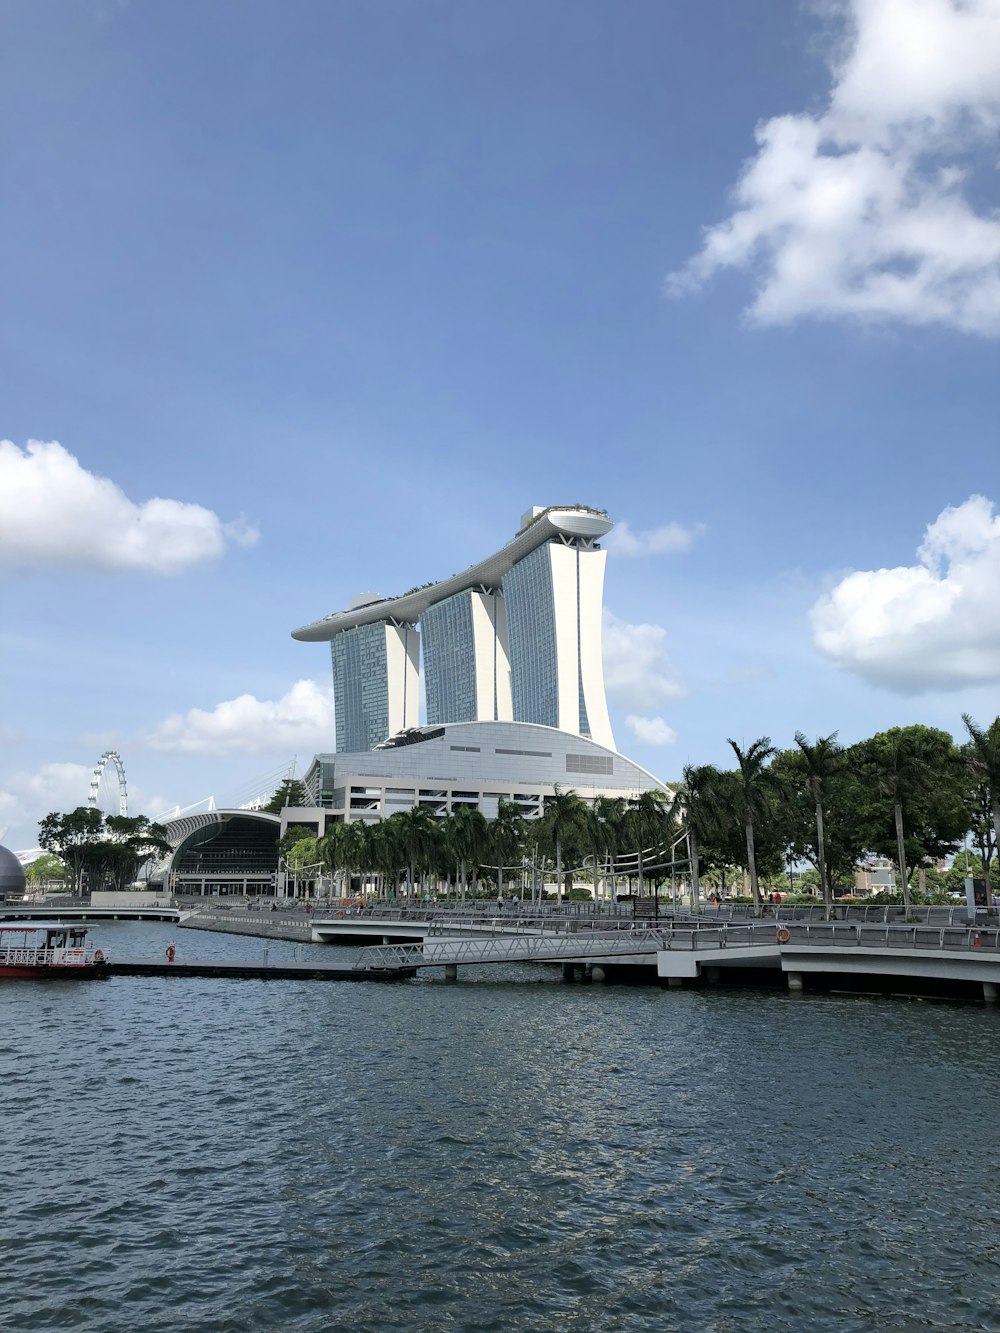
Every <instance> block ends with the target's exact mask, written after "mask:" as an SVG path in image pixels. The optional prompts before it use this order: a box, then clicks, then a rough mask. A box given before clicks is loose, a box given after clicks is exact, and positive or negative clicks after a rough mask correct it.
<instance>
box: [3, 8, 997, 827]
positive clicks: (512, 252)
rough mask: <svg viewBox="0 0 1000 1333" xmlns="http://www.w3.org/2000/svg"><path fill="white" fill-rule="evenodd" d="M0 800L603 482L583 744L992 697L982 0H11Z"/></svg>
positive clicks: (284, 664) (6, 65)
mask: <svg viewBox="0 0 1000 1333" xmlns="http://www.w3.org/2000/svg"><path fill="white" fill-rule="evenodd" d="M0 53H2V54H0V61H2V70H0V73H2V77H0V135H2V139H3V144H2V148H3V152H2V155H0V160H2V163H3V165H2V168H0V179H2V182H3V187H4V188H3V197H4V204H5V206H4V208H3V209H2V211H0V254H2V256H3V260H2V264H3V270H2V271H3V286H2V301H0V340H2V341H0V439H2V440H3V441H4V442H3V443H2V444H0V834H2V836H3V838H4V840H5V841H6V842H7V843H8V844H9V845H12V846H15V847H18V848H23V847H28V846H32V845H34V842H35V822H36V821H37V819H38V818H39V816H40V815H42V814H44V813H45V812H46V811H48V810H50V809H52V808H68V807H70V806H72V805H74V804H77V803H79V802H80V801H82V800H84V799H85V797H86V794H87V784H88V774H89V770H90V768H91V767H92V766H93V764H94V762H95V761H96V759H97V756H98V755H99V754H100V753H101V751H102V750H104V749H105V748H108V747H111V746H115V747H117V748H118V749H119V750H120V751H121V753H122V755H123V757H124V760H125V766H126V769H127V772H128V775H129V781H130V786H131V788H132V792H133V798H134V799H133V808H134V809H139V808H145V809H146V810H147V812H149V813H158V812H160V811H161V810H163V809H164V808H165V807H166V806H168V805H174V804H178V803H179V804H182V805H183V804H187V803H189V802H194V801H197V800H199V799H201V798H203V797H205V796H207V795H209V794H214V795H215V796H216V798H217V799H218V800H219V801H220V802H222V801H226V802H229V801H233V800H237V799H246V798H247V797H249V796H250V795H252V794H254V792H255V790H258V789H259V788H260V787H261V785H263V784H265V783H266V782H268V781H269V780H270V778H271V777H272V776H273V775H274V774H275V773H277V772H278V771H279V770H280V769H281V768H282V766H287V765H288V764H290V763H291V761H292V758H293V756H297V757H298V763H299V765H300V766H301V765H303V764H305V763H307V762H308V760H309V759H310V757H311V756H312V754H313V753H314V752H315V750H316V749H318V748H320V749H321V748H329V747H330V744H331V742H332V716H331V709H330V697H329V673H328V657H327V652H326V650H325V648H324V646H323V645H309V644H299V643H295V642H293V641H292V640H291V638H290V637H289V631H290V630H291V629H292V628H293V627H295V626H297V625H300V624H303V623H304V622H306V621H309V620H313V619H316V618H317V617H318V616H320V615H323V614H325V613H327V612H329V611H332V610H335V609H338V608H341V607H343V606H345V605H346V604H347V602H348V601H349V599H350V598H351V596H352V595H354V594H356V593H358V592H361V591H370V590H371V591H378V592H381V593H383V594H389V593H392V592H396V591H400V590H402V589H405V588H407V587H410V586H411V585H412V584H414V583H417V582H424V581H426V580H429V579H433V578H438V577H442V576H444V575H447V574H450V573H452V572H454V571H456V570H458V569H461V568H463V567H464V566H466V565H468V564H471V563H472V562H473V561H474V560H476V559H478V558H480V557H481V556H483V555H484V554H485V553H487V552H488V551H490V550H493V549H495V548H496V547H497V546H499V545H500V544H502V543H503V542H504V541H505V540H507V539H508V538H509V537H510V536H511V535H513V532H514V530H515V528H516V527H517V522H518V518H519V516H520V514H521V513H522V512H523V511H524V510H525V509H527V508H528V507H529V506H530V505H532V504H552V503H572V502H575V501H582V502H584V503H587V504H591V505H597V506H600V507H606V508H608V510H609V511H610V513H611V515H612V517H613V518H615V519H616V520H617V523H618V527H617V529H616V532H615V533H614V534H613V535H612V538H611V539H610V540H609V543H608V545H609V548H610V551H611V554H610V556H609V560H608V574H607V588H606V605H607V624H606V636H605V637H606V662H605V666H606V672H607V681H608V688H609V695H610V700H611V704H612V717H613V722H614V725H615V729H616V735H617V738H618V742H619V745H620V747H621V748H622V749H623V750H624V751H625V752H626V753H629V754H631V755H632V756H633V757H634V758H636V759H637V760H638V761H639V762H640V763H642V764H644V765H646V766H647V767H648V768H650V769H652V770H653V771H654V772H656V773H658V774H660V775H661V776H662V777H664V778H667V779H669V778H670V777H672V776H674V775H676V774H678V773H679V772H680V770H681V768H682V766H683V765H684V763H685V762H687V761H689V760H694V761H707V760H711V761H716V762H725V760H726V755H727V750H726V745H725V741H726V737H727V736H734V737H736V738H737V739H742V740H746V741H750V740H753V739H754V738H755V737H757V736H760V735H765V734H766V735H770V736H772V737H773V738H774V739H775V741H777V742H779V743H781V744H789V743H790V742H791V739H792V736H793V733H794V732H795V730H796V729H802V730H804V731H806V732H807V733H810V734H826V733H828V732H831V731H834V730H838V729H839V731H840V735H841V737H842V739H844V740H845V741H850V740H853V739H856V738H857V737H859V736H864V735H867V734H870V733H871V732H873V731H875V730H877V729H880V728H883V727H886V726H890V725H894V724H897V723H906V722H910V721H917V720H919V721H926V722H928V723H932V724H935V725H940V726H944V727H947V728H949V729H952V730H958V729H960V721H959V719H960V714H961V713H962V712H963V711H969V712H971V713H972V714H973V715H974V716H976V717H978V718H979V719H980V720H981V721H989V720H990V719H992V718H993V717H994V716H995V715H996V714H997V712H998V709H1000V688H998V686H1000V517H998V515H997V506H998V505H1000V441H998V433H1000V425H998V422H1000V412H998V408H1000V387H998V386H1000V376H998V374H997V363H998V354H1000V213H998V205H1000V191H998V188H997V186H998V181H997V169H998V164H997V146H996V145H997V131H998V129H1000V0H815V2H810V0H805V2H803V0H769V3H767V4H747V3H746V0H670V2H669V3H664V0H626V2H625V3H621V2H618V3H611V2H610V0H600V2H598V0H573V3H572V4H568V3H566V0H507V2H506V3H504V4H502V5H499V4H487V3H474V2H473V3H470V0H422V2H417V3H414V0H338V2H337V3H336V4H332V3H328V2H327V0H204V3H201V4H198V5H179V4H158V3H153V2H152V0H72V2H71V0H49V2H48V3H45V4H38V3H37V0H7V3H5V4H4V5H3V9H2V14H0Z"/></svg>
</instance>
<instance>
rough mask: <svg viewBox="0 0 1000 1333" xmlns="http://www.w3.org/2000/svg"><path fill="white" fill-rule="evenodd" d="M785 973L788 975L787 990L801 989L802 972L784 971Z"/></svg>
mask: <svg viewBox="0 0 1000 1333" xmlns="http://www.w3.org/2000/svg"><path fill="white" fill-rule="evenodd" d="M785 975H786V976H787V977H788V989H789V990H793V991H800V990H801V989H802V973H801V972H786V973H785Z"/></svg>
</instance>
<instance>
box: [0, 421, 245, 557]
mask: <svg viewBox="0 0 1000 1333" xmlns="http://www.w3.org/2000/svg"><path fill="white" fill-rule="evenodd" d="M257 535H258V534H257V532H256V531H255V530H254V529H253V528H252V527H250V526H248V525H247V524H246V523H245V522H243V521H242V520H240V521H239V522H236V523H223V521H222V520H221V519H220V518H219V516H218V515H217V514H215V513H213V512H212V510H211V509H205V508H203V507H202V506H201V505H197V504H186V503H184V502H183V501H181V500H163V499H153V500H146V501H144V502H143V503H141V504H136V503H135V502H134V501H132V500H130V499H129V498H128V496H127V495H126V494H125V493H124V491H122V490H121V489H120V487H118V486H116V485H115V483H114V482H113V481H110V480H109V479H108V478H107V477H98V476H95V475H94V473H92V472H88V471H86V469H85V468H83V467H81V466H80V464H79V462H78V461H77V459H76V458H74V457H73V455H72V454H71V453H69V451H68V450H66V449H64V448H63V446H62V445H61V444H58V443H57V442H55V441H52V442H51V443H49V444H45V443H42V442H41V441H39V440H29V441H28V444H27V447H26V449H24V450H23V451H22V450H21V449H19V448H18V446H17V445H16V444H14V443H12V442H11V441H10V440H0V565H3V564H9V565H14V566H21V567H25V566H32V565H49V566H52V565H55V566H62V567H71V568H74V569H114V570H145V571H147V572H150V573H153V574H177V573H180V572H181V571H182V570H185V569H189V568H190V567H191V566H192V565H198V564H203V563H204V562H205V561H206V560H211V559H214V558H215V557H216V556H218V555H221V553H222V552H223V550H224V549H225V547H226V545H227V543H228V542H236V543H238V544H240V545H248V544H251V543H253V542H255V541H256V540H257Z"/></svg>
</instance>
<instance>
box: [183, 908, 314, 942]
mask: <svg viewBox="0 0 1000 1333" xmlns="http://www.w3.org/2000/svg"><path fill="white" fill-rule="evenodd" d="M180 928H181V930H214V931H217V932H219V933H220V934H224V935H254V936H257V937H258V938H260V939H264V940H291V942H292V943H293V944H309V943H310V942H311V940H312V918H311V917H310V918H307V919H305V920H296V919H295V918H294V917H282V918H280V919H279V920H277V921H274V920H269V919H268V918H267V917H266V916H265V914H264V913H263V912H262V913H261V914H260V920H258V919H257V914H256V913H249V914H248V915H247V916H243V915H239V916H230V915H229V913H228V912H220V913H218V914H216V913H214V912H212V913H209V912H198V913H196V914H195V915H194V916H189V917H188V918H187V919H186V920H184V921H182V922H181V923H180Z"/></svg>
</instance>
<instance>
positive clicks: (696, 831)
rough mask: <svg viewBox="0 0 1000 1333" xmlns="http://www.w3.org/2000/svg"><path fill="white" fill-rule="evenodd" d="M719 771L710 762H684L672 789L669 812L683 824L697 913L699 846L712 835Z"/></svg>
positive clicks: (699, 871) (693, 904)
mask: <svg viewBox="0 0 1000 1333" xmlns="http://www.w3.org/2000/svg"><path fill="white" fill-rule="evenodd" d="M718 776H719V770H718V769H717V768H715V767H714V766H713V765H712V764H697V765H696V764H685V765H684V771H683V773H682V774H681V779H682V782H681V785H680V786H679V787H678V788H677V790H676V791H675V792H674V798H673V800H672V801H671V803H670V814H671V816H672V818H674V819H680V820H682V821H683V824H684V834H685V839H686V841H687V851H688V862H689V864H690V870H691V910H692V911H694V912H697V911H698V909H699V898H700V889H701V886H700V882H699V881H700V877H701V853H700V848H701V845H702V844H703V843H704V842H707V841H708V839H709V838H710V836H711V829H712V821H713V819H714V817H715V809H716V806H715V790H714V786H713V784H714V783H715V780H716V779H717V778H718Z"/></svg>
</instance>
